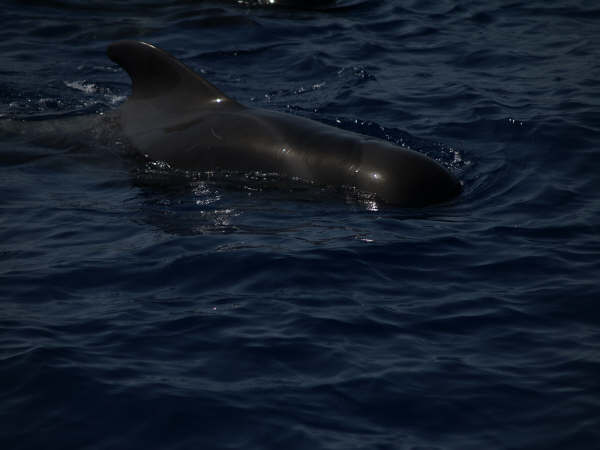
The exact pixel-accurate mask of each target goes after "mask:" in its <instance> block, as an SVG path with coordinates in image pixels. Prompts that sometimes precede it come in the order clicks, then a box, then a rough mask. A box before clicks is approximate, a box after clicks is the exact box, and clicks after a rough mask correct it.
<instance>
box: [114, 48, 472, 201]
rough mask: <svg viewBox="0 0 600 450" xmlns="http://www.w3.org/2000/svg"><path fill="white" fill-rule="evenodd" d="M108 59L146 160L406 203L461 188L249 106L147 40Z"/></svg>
mask: <svg viewBox="0 0 600 450" xmlns="http://www.w3.org/2000/svg"><path fill="white" fill-rule="evenodd" d="M108 56H109V57H110V58H111V59H112V60H113V61H115V62H116V63H118V64H119V65H120V66H121V67H123V68H124V69H125V70H126V71H127V73H128V74H129V75H130V76H131V79H132V83H133V89H132V91H133V92H132V94H131V96H130V97H129V98H128V99H127V101H126V102H125V103H124V104H123V105H122V107H121V108H120V111H119V115H118V121H119V122H120V124H121V127H122V130H123V133H124V134H125V136H126V137H127V138H128V139H129V141H130V143H131V144H132V145H133V146H134V148H136V149H137V150H138V151H139V152H140V153H142V154H144V155H146V156H147V157H148V158H150V159H153V160H160V161H166V162H168V163H169V164H170V165H171V166H173V167H177V168H184V169H208V170H213V169H216V168H222V169H233V170H260V171H263V172H277V173H280V174H283V175H288V176H292V177H300V178H302V179H305V180H311V181H314V182H315V183H318V184H323V185H334V186H342V185H345V186H355V187H356V188H358V189H360V190H361V191H365V192H369V193H373V194H375V195H376V196H377V197H379V198H380V199H382V200H383V201H385V202H387V203H391V204H395V205H399V206H407V207H422V206H427V205H432V204H437V203H443V202H446V201H448V200H451V199H452V198H454V197H456V196H457V195H458V194H460V192H461V190H462V187H461V184H460V182H459V181H458V180H457V179H456V178H455V177H454V176H453V175H452V174H450V173H449V172H448V171H447V170H446V169H444V168H443V167H442V166H440V165H439V164H438V163H436V162H435V161H433V160H432V159H430V158H428V157H426V156H425V155H422V154H421V153H417V152H415V151H412V150H407V149H404V148H400V147H397V146H395V145H392V144H390V143H388V142H386V141H382V140H379V139H374V138H371V137H368V136H363V135H359V134H356V133H352V132H349V131H345V130H341V129H338V128H335V127H332V126H329V125H325V124H322V123H319V122H315V121H313V120H310V119H306V118H303V117H298V116H294V115H290V114H284V113H279V112H275V111H267V110H262V109H251V108H247V107H245V106H243V105H241V104H239V103H237V102H236V101H234V100H232V99H230V98H228V97H227V96H226V95H225V94H223V93H222V92H221V91H219V90H218V89H217V88H216V87H214V86H213V85H212V84H210V83H209V82H207V81H206V80H204V79H203V78H201V77H200V76H199V75H197V74H196V73H194V72H193V71H192V70H190V69H189V68H187V67H186V66H185V65H183V64H182V63H181V62H179V61H178V60H177V59H175V58H174V57H172V56H171V55H169V54H168V53H166V52H164V51H162V50H160V49H158V48H156V47H154V46H152V45H150V44H146V43H143V42H136V41H120V42H115V43H113V44H111V45H110V46H109V48H108Z"/></svg>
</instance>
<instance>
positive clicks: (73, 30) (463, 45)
mask: <svg viewBox="0 0 600 450" xmlns="http://www.w3.org/2000/svg"><path fill="white" fill-rule="evenodd" d="M0 23H1V27H0V448H2V449H12V450H17V449H40V448H47V449H94V450H95V449H115V448H122V449H138V448H139V449H147V448H160V449H191V448H204V449H225V448H227V449H232V448H239V449H593V448H599V446H600V304H599V302H600V282H599V279H600V82H599V80H600V32H599V30H600V5H599V4H598V2H596V1H585V0H579V1H577V0H575V1H558V0H556V1H552V0H550V1H540V0H532V1H527V2H525V1H500V0H491V1H460V2H459V1H456V0H443V1H435V2H434V1H416V0H414V1H411V0H407V1H400V0H398V1H376V0H375V1H361V0H340V1H337V2H335V1H328V2H327V1H323V2H319V1H308V2H294V1H292V0H288V1H286V2H281V1H279V2H278V1H275V2H260V1H256V2H248V1H183V0H169V1H151V0H146V1H142V0H135V1H127V2H125V1H102V2H100V1H76V0H53V1H37V0H28V1H10V0H6V1H4V2H3V3H2V10H1V12H0ZM120 39H137V40H143V41H147V42H150V43H153V44H155V45H158V46H160V47H161V48H164V49H165V50H167V51H169V52H171V53H172V54H174V55H175V56H176V57H177V58H179V59H181V60H182V61H183V62H184V63H185V64H187V65H188V66H190V67H191V68H193V69H194V70H196V71H197V72H198V73H200V74H202V76H204V77H205V78H206V79H208V80H209V81H211V82H212V83H214V84H215V85H217V86H218V87H219V88H220V89H221V90H223V91H224V92H226V93H228V94H229V95H230V96H231V97H233V98H235V99H236V100H238V101H240V102H241V103H243V104H246V105H249V106H256V107H261V108H270V109H273V110H277V111H283V112H288V113H290V114H297V115H301V116H305V117H309V118H312V119H315V120H318V121H322V122H325V123H328V124H332V125H335V126H339V127H342V128H346V129H350V130H352V131H355V132H358V133H363V134H367V135H371V136H376V137H380V138H383V139H387V140H389V141H391V142H395V143H397V144H398V145H405V146H409V147H411V148H413V149H415V150H417V151H420V152H423V153H425V154H427V155H429V156H430V157H432V158H434V159H437V160H438V161H440V163H442V164H443V165H444V166H446V167H447V168H448V169H449V170H451V171H452V172H453V173H455V174H456V175H457V176H458V177H459V178H460V179H461V181H462V182H463V183H464V193H463V194H462V195H461V196H460V197H459V198H457V199H456V200H455V201H453V202H450V203H448V204H445V205H440V206H435V207H429V208H423V209H401V208H396V207H393V206H389V205H385V204H381V203H380V202H378V201H377V200H365V199H360V198H353V197H349V196H348V195H346V194H345V193H344V192H340V191H339V190H335V189H331V188H327V187H320V186H314V185H309V184H302V183H297V184H294V183H290V182H289V180H288V181H286V180H280V179H279V178H278V177H277V176H276V175H273V174H263V173H259V172H255V173H247V174H230V173H216V174H215V173H189V172H186V173H176V172H173V171H171V170H169V168H168V167H165V166H164V165H161V164H149V163H146V162H144V161H141V160H140V159H139V158H136V157H135V156H134V155H132V154H131V152H130V151H128V149H127V146H126V144H124V143H123V142H122V141H121V140H120V139H119V136H118V135H115V134H114V133H113V132H112V131H107V130H105V129H103V128H102V126H99V125H97V123H98V119H99V118H100V117H102V115H105V114H108V112H109V111H111V110H114V109H116V108H118V106H119V105H120V104H121V103H122V102H123V101H124V100H125V98H126V97H127V95H128V94H129V92H130V80H129V78H128V76H127V75H126V73H125V72H124V71H123V70H122V69H120V68H119V67H118V66H117V65H115V64H113V63H112V62H111V61H110V60H109V59H108V58H107V56H106V47H107V45H108V44H109V43H110V42H112V41H115V40H120ZM100 123H101V122H100ZM94 124H96V125H94Z"/></svg>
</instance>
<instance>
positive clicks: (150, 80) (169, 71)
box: [107, 41, 241, 106]
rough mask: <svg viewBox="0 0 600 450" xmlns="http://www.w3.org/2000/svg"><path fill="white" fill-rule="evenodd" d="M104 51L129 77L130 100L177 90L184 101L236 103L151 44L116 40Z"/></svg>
mask: <svg viewBox="0 0 600 450" xmlns="http://www.w3.org/2000/svg"><path fill="white" fill-rule="evenodd" d="M107 53H108V57H109V58H110V59H112V60H113V61H114V62H116V63H117V64H119V65H120V66H121V67H123V69H125V70H126V71H127V73H128V74H129V76H130V77H131V81H132V94H131V97H130V98H131V99H133V100H145V99H152V98H155V97H160V96H163V95H173V94H177V93H181V94H183V95H185V98H186V100H189V101H193V102H195V103H213V102H214V103H229V104H235V105H239V104H238V103H236V102H235V101H234V100H232V99H230V98H228V97H227V96H226V95H225V94H223V93H222V92H221V91H220V90H219V89H217V88H216V87H215V86H213V85H212V84H210V83H209V82H208V81H206V80H205V79H204V78H202V77H201V76H200V75H198V74H196V73H195V72H194V71H193V70H191V69H189V68H188V67H187V66H186V65H184V64H183V63H181V62H180V61H178V60H177V59H175V58H174V57H173V56H171V55H170V54H168V53H167V52H165V51H163V50H161V49H159V48H156V47H154V46H153V45H151V44H147V43H145V42H138V41H118V42H114V43H112V44H111V45H110V46H109V47H108V51H107ZM240 106H241V105H240Z"/></svg>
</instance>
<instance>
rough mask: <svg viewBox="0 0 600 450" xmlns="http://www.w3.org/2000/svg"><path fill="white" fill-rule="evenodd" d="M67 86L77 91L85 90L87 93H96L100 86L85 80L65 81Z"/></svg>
mask: <svg viewBox="0 0 600 450" xmlns="http://www.w3.org/2000/svg"><path fill="white" fill-rule="evenodd" d="M64 83H65V86H67V87H70V88H71V89H75V90H77V91H81V92H85V93H86V94H94V93H96V92H97V91H98V87H97V86H96V85H95V84H94V83H90V82H88V81H85V80H81V81H65V82H64Z"/></svg>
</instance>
